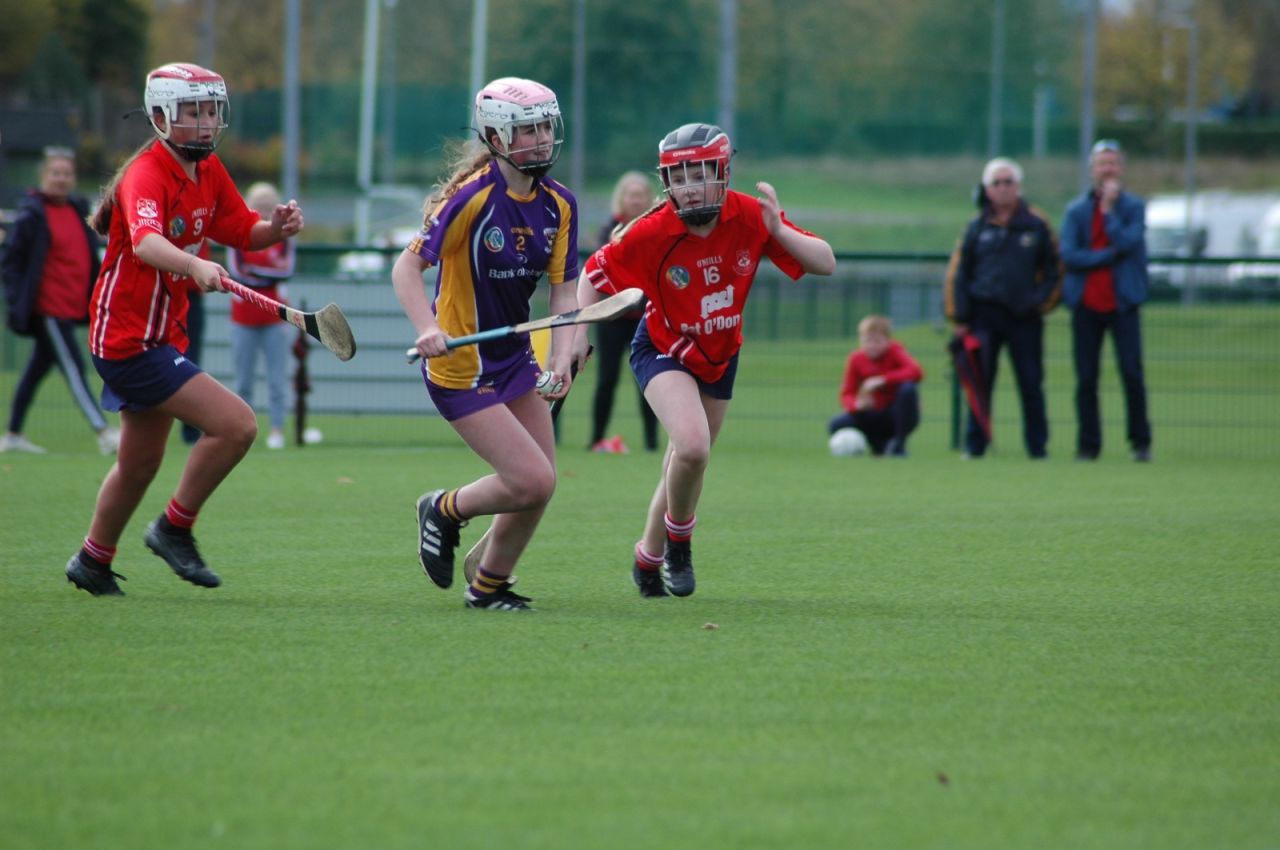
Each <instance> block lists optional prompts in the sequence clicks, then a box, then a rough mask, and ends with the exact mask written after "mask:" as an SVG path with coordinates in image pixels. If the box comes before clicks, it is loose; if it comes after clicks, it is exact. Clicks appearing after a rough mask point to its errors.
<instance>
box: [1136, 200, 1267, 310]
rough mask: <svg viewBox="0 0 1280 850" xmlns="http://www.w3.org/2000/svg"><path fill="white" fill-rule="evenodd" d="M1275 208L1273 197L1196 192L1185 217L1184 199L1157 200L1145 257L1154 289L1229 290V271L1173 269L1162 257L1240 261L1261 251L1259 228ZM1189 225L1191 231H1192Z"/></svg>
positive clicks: (1151, 206)
mask: <svg viewBox="0 0 1280 850" xmlns="http://www.w3.org/2000/svg"><path fill="white" fill-rule="evenodd" d="M1277 203H1280V195H1277V194H1275V193H1242V192H1231V191H1226V190H1221V189H1216V190H1210V191H1205V192H1197V193H1196V194H1195V195H1193V196H1192V198H1191V215H1190V217H1189V219H1188V216H1187V197H1186V195H1155V196H1153V197H1152V198H1151V199H1150V200H1148V201H1147V218H1146V223H1147V255H1148V257H1149V258H1150V265H1149V266H1148V270H1149V272H1150V276H1151V282H1152V283H1161V284H1172V285H1173V286H1184V285H1186V284H1187V283H1188V282H1192V283H1194V284H1196V285H1200V286H1223V285H1225V284H1228V283H1229V282H1230V281H1229V280H1228V277H1227V273H1226V267H1224V266H1220V265H1199V266H1191V265H1183V264H1178V265H1174V264H1172V263H1161V262H1160V259H1161V258H1162V257H1187V258H1191V259H1195V258H1199V257H1240V256H1252V255H1253V254H1255V253H1256V251H1257V239H1258V235H1257V232H1256V230H1257V226H1258V225H1257V223H1258V221H1259V220H1260V219H1261V218H1262V217H1263V215H1265V214H1266V213H1267V211H1268V210H1270V209H1271V208H1272V207H1274V206H1275V205H1276V204H1277ZM1188 222H1189V223H1190V229H1189V230H1188Z"/></svg>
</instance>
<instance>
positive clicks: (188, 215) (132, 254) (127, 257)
mask: <svg viewBox="0 0 1280 850" xmlns="http://www.w3.org/2000/svg"><path fill="white" fill-rule="evenodd" d="M143 103H144V105H145V109H146V113H147V118H148V120H149V121H150V122H151V127H152V129H153V130H154V131H155V134H156V136H157V137H158V138H156V139H153V140H152V141H150V142H147V143H146V144H145V145H143V146H142V147H141V148H139V149H138V151H137V152H136V153H135V154H134V155H133V156H131V157H130V158H129V159H128V160H127V161H126V162H125V163H124V165H122V166H121V167H120V169H119V170H118V171H117V172H116V174H115V176H114V177H113V178H112V179H111V182H110V183H109V184H108V185H107V186H106V188H105V189H104V190H103V195H102V204H101V206H99V208H98V210H97V212H95V213H94V216H93V219H92V222H91V223H92V224H93V226H94V229H95V230H97V231H98V232H99V233H101V234H103V235H106V236H107V237H108V240H107V254H106V258H105V259H104V260H103V264H102V270H101V272H100V273H99V275H98V281H97V283H96V285H95V286H94V289H93V297H92V299H91V301H90V306H89V346H90V350H91V351H92V354H93V364H94V366H95V367H96V368H97V370H98V374H99V375H101V376H102V380H103V389H102V400H103V405H104V406H105V407H107V408H108V409H110V410H118V411H120V423H121V428H120V448H119V451H118V453H117V456H116V462H115V465H114V466H112V467H111V470H110V471H109V472H108V473H107V477H106V479H105V480H104V481H103V482H102V487H101V489H100V490H99V492H98V501H97V504H96V505H95V507H94V512H93V520H92V522H91V524H90V526H89V533H88V535H87V536H86V537H85V539H84V544H83V546H82V547H81V549H80V551H79V552H77V553H76V554H75V555H72V556H71V560H70V561H68V562H67V567H66V576H67V580H68V581H71V582H72V583H74V584H75V585H76V586H77V587H79V588H81V589H82V590H86V591H88V592H89V593H92V594H93V595H95V596H119V595H123V593H122V591H121V590H120V586H119V585H118V584H116V579H117V578H119V577H120V576H118V574H117V573H115V571H114V570H113V569H112V563H113V559H114V558H115V554H116V545H117V543H118V542H119V540H120V536H121V534H123V532H124V528H125V526H126V525H127V524H128V522H129V520H130V518H131V517H132V516H133V513H134V511H135V510H137V508H138V505H139V503H140V502H141V501H142V498H143V496H145V495H146V492H147V488H148V487H149V486H150V485H151V482H152V480H153V479H154V478H155V476H156V473H157V472H159V470H160V463H161V461H162V460H163V459H164V452H165V447H166V445H167V443H168V441H169V433H170V431H171V430H172V428H173V421H174V419H180V420H182V421H183V422H189V423H191V424H192V425H194V426H196V427H197V428H199V429H200V431H201V433H202V435H203V436H201V437H200V439H199V440H198V441H197V442H196V444H195V446H194V447H193V448H192V449H191V451H190V452H189V453H188V455H187V459H186V465H185V466H184V467H183V470H182V475H181V477H180V478H179V480H178V485H177V488H176V489H175V491H174V494H173V497H172V498H171V499H170V500H169V503H168V506H167V507H166V508H165V511H164V512H163V513H161V514H160V516H159V517H157V518H156V519H155V520H154V521H153V522H151V524H150V525H148V526H147V530H146V533H145V534H144V536H143V542H144V543H145V544H146V545H147V547H148V548H149V549H151V550H152V551H153V552H155V554H156V555H158V556H160V557H161V558H163V559H164V560H165V562H166V563H168V565H169V567H170V568H171V569H172V570H173V571H174V573H176V574H177V575H178V576H179V577H180V578H182V579H183V580H184V581H189V582H191V583H192V584H196V585H200V586H203V587H217V586H218V585H219V584H221V580H220V579H219V578H218V576H217V575H216V574H215V573H214V572H213V571H212V570H210V569H209V568H208V566H207V565H206V564H205V562H204V559H203V558H202V557H201V556H200V552H199V550H198V549H197V548H196V541H195V537H194V536H192V531H191V530H192V527H193V526H194V525H195V523H196V519H197V517H198V515H199V512H200V510H201V508H203V506H204V504H205V502H206V501H207V500H208V499H209V497H210V496H211V495H212V494H213V492H214V490H215V489H217V487H218V485H219V484H221V483H222V481H223V479H224V478H226V476H227V475H228V474H229V473H230V472H231V470H232V469H233V468H234V467H235V466H236V464H237V463H239V462H240V459H241V458H243V457H244V455H245V453H246V452H248V451H249V448H250V446H252V445H253V440H254V438H255V437H256V436H257V432H258V426H257V421H256V420H255V418H254V415H253V410H252V409H251V408H250V407H249V406H248V405H247V404H245V403H244V402H243V401H241V400H240V398H239V397H238V396H237V395H236V394H235V393H233V392H232V391H231V390H229V389H227V388H226V387H224V386H223V385H222V384H220V383H218V382H217V381H216V380H214V379H213V378H212V377H210V376H209V374H208V373H206V372H204V371H203V370H201V369H200V367H199V366H198V365H196V364H195V363H193V362H192V361H191V359H190V358H189V357H187V356H185V355H184V353H183V352H185V351H186V350H187V339H186V330H185V327H184V320H185V319H186V316H187V303H188V298H187V283H188V278H190V279H194V280H195V281H196V283H197V284H199V286H200V288H201V289H203V290H205V291H207V292H212V291H215V290H220V289H221V287H222V279H223V277H225V276H226V274H227V272H226V270H225V269H224V268H222V267H221V266H220V265H218V264H216V263H213V262H210V261H208V260H203V259H201V258H200V257H199V256H198V252H199V251H200V248H201V246H203V245H204V243H205V240H207V239H216V240H218V241H219V242H220V243H222V244H224V245H229V246H231V247H238V248H245V249H248V250H257V249H260V248H265V247H266V246H268V245H271V244H273V243H275V242H279V241H280V240H281V239H286V238H288V237H291V236H294V235H295V234H297V233H298V231H300V230H301V229H302V226H303V220H302V211H301V210H299V209H298V207H297V205H296V204H295V203H294V202H292V201H290V202H289V204H288V205H280V206H277V207H276V208H275V210H274V211H273V212H272V214H271V220H270V221H262V220H261V219H259V218H258V215H257V214H256V213H254V212H252V211H251V210H250V209H249V208H248V207H246V206H245V204H244V201H243V199H241V197H240V193H239V192H238V191H237V190H236V187H235V184H234V183H233V182H232V181H231V177H230V176H229V175H228V174H227V171H226V169H225V168H224V167H223V165H222V162H221V160H219V159H218V157H217V156H216V155H214V149H215V148H216V147H217V145H218V142H219V140H220V139H221V137H222V133H223V131H224V130H225V129H226V126H227V109H228V104H227V87H226V83H225V82H224V81H223V79H222V77H221V76H219V75H218V74H215V73H214V72H212V71H210V70H207V69H205V68H201V67H199V66H197V65H191V64H186V63H175V64H169V65H163V66H161V67H159V68H156V69H155V70H154V71H152V72H151V73H149V74H148V75H147V82H146V88H145V90H144V94H143Z"/></svg>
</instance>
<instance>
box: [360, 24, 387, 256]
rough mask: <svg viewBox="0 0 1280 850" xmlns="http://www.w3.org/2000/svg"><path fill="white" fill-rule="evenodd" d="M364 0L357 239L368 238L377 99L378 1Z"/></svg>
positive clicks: (361, 241) (366, 241) (364, 241)
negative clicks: (374, 117)
mask: <svg viewBox="0 0 1280 850" xmlns="http://www.w3.org/2000/svg"><path fill="white" fill-rule="evenodd" d="M380 2H381V0H365V3H364V60H363V61H364V68H363V71H362V73H361V75H360V141H359V146H358V148H357V150H356V186H357V188H358V189H359V190H360V195H359V197H358V198H357V199H356V242H358V243H360V244H361V245H365V244H368V242H369V189H370V188H371V187H372V186H373V109H374V105H375V102H376V100H377V88H376V86H377V82H378V74H377V64H378V4H379V3H380Z"/></svg>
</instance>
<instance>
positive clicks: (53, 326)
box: [9, 316, 107, 434]
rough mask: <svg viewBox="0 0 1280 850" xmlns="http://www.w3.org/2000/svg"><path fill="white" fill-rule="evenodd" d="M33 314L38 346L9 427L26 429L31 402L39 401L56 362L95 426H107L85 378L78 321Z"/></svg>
mask: <svg viewBox="0 0 1280 850" xmlns="http://www.w3.org/2000/svg"><path fill="white" fill-rule="evenodd" d="M32 318H33V319H38V321H34V322H32V326H31V338H32V340H33V341H34V342H35V346H34V347H33V348H32V349H31V359H30V360H28V361H27V368H26V369H25V370H24V371H23V373H22V378H21V379H20V380H19V381H18V387H17V389H16V390H14V393H13V407H12V408H11V409H10V411H9V430H10V431H12V432H13V433H15V434H21V433H22V425H23V423H24V422H26V419H27V411H28V410H30V409H31V403H32V402H33V401H35V398H36V390H37V389H39V387H40V383H41V382H42V381H43V380H44V379H45V376H46V375H48V374H49V370H50V369H52V368H53V367H54V366H57V367H58V369H59V370H61V372H62V376H63V377H64V378H66V380H67V388H68V389H69V390H71V397H72V398H73V399H75V402H76V407H78V408H80V412H81V413H83V414H84V418H85V419H87V420H88V421H89V425H90V426H91V427H92V428H93V430H94V431H101V430H102V429H103V428H106V427H107V420H106V419H105V418H104V417H103V415H102V409H101V408H100V407H98V402H97V400H96V399H94V397H93V391H92V390H90V389H89V384H88V383H87V382H86V381H85V377H84V376H85V372H84V356H83V355H82V354H81V353H80V343H79V342H77V341H76V325H75V322H73V321H71V320H70V319H52V318H49V317H48V316H39V317H34V316H33V317H32Z"/></svg>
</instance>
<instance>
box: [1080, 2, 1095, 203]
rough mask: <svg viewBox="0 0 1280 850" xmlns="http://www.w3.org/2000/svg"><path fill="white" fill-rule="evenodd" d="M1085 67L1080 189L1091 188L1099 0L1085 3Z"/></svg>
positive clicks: (1081, 93) (1081, 113) (1082, 90)
mask: <svg viewBox="0 0 1280 850" xmlns="http://www.w3.org/2000/svg"><path fill="white" fill-rule="evenodd" d="M1082 52H1083V54H1084V62H1083V64H1084V68H1083V69H1082V70H1083V74H1082V79H1081V84H1080V175H1079V179H1078V180H1077V183H1078V184H1079V187H1080V191H1081V192H1083V191H1084V190H1086V189H1088V188H1089V182H1090V179H1089V150H1090V148H1092V147H1093V134H1094V129H1093V95H1094V73H1095V71H1096V70H1097V66H1098V0H1085V4H1084V50H1083V51H1082Z"/></svg>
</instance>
